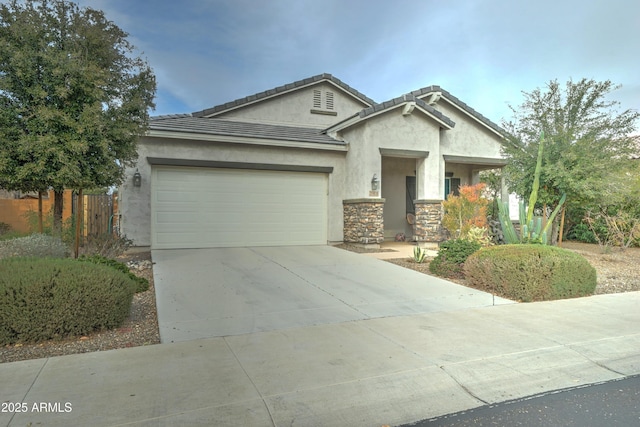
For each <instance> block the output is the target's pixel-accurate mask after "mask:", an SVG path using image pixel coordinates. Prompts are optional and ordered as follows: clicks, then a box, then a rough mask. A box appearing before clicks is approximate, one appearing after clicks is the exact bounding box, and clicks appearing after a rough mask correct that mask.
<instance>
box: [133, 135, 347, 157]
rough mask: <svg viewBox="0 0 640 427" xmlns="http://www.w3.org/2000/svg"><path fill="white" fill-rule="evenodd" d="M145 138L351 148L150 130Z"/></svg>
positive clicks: (296, 146) (318, 147)
mask: <svg viewBox="0 0 640 427" xmlns="http://www.w3.org/2000/svg"><path fill="white" fill-rule="evenodd" d="M145 136H147V137H150V138H173V139H188V140H192V141H207V142H224V143H230V144H243V145H261V146H268V147H285V148H304V149H311V150H321V151H344V152H346V151H349V148H348V147H347V145H345V144H344V143H336V144H323V143H316V142H301V141H287V140H281V139H271V138H251V137H238V136H229V135H210V134H202V133H191V132H175V131H162V130H149V131H148V132H147V133H146V134H145Z"/></svg>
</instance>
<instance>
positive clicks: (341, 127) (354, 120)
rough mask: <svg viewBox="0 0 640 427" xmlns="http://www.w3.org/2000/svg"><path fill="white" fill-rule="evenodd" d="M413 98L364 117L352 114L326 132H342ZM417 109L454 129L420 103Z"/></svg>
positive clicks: (398, 106) (405, 103) (416, 106)
mask: <svg viewBox="0 0 640 427" xmlns="http://www.w3.org/2000/svg"><path fill="white" fill-rule="evenodd" d="M411 102H412V101H411V100H407V101H406V102H403V103H401V104H397V105H393V106H391V107H389V108H385V109H384V110H380V111H375V112H373V113H371V114H367V115H366V116H364V117H360V115H359V114H356V115H354V116H351V117H350V118H348V119H346V120H344V121H343V122H341V123H337V124H335V125H333V126H331V127H329V128H327V129H326V130H325V133H327V134H330V133H332V132H340V131H342V130H344V129H347V128H349V127H351V126H353V125H355V124H358V123H361V122H364V121H365V120H369V119H371V118H373V117H376V116H379V115H381V114H385V113H388V112H390V111H393V110H395V109H396V108H401V107H402V108H403V109H404V106H405V105H407V104H409V103H411ZM415 109H417V110H419V111H421V112H422V113H423V114H424V115H426V116H427V117H429V118H431V119H432V120H434V121H436V122H437V123H438V124H440V126H442V127H444V128H445V129H453V126H450V125H449V124H448V123H445V122H443V121H442V120H440V119H439V118H438V117H436V116H434V115H433V114H431V113H430V112H429V111H427V110H425V109H424V108H422V107H421V106H420V105H419V104H416V105H415V108H414V111H415Z"/></svg>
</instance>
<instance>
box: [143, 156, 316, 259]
mask: <svg viewBox="0 0 640 427" xmlns="http://www.w3.org/2000/svg"><path fill="white" fill-rule="evenodd" d="M151 185H152V187H151V191H152V195H151V203H152V208H151V215H152V222H151V226H152V229H151V233H152V240H151V245H152V247H153V248H154V249H173V248H211V247H235V246H283V245H318V244H326V243H327V175H326V174H324V173H308V172H280V171H262V170H246V169H209V168H195V167H172V166H154V167H153V170H152V184H151Z"/></svg>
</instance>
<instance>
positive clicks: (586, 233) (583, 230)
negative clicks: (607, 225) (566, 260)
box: [567, 222, 606, 243]
mask: <svg viewBox="0 0 640 427" xmlns="http://www.w3.org/2000/svg"><path fill="white" fill-rule="evenodd" d="M605 232H606V229H605ZM567 240H577V241H578V242H584V243H598V239H597V238H596V235H595V234H594V233H593V231H591V229H590V228H589V226H588V225H587V224H585V223H584V222H580V223H578V224H576V225H574V226H573V227H571V230H570V231H569V233H567Z"/></svg>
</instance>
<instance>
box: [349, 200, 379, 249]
mask: <svg viewBox="0 0 640 427" xmlns="http://www.w3.org/2000/svg"><path fill="white" fill-rule="evenodd" d="M342 208H343V215H344V237H343V239H344V242H345V243H352V244H356V245H363V246H368V247H379V245H380V243H382V242H384V223H383V213H382V211H383V208H384V199H378V198H376V199H349V200H343V201H342Z"/></svg>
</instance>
